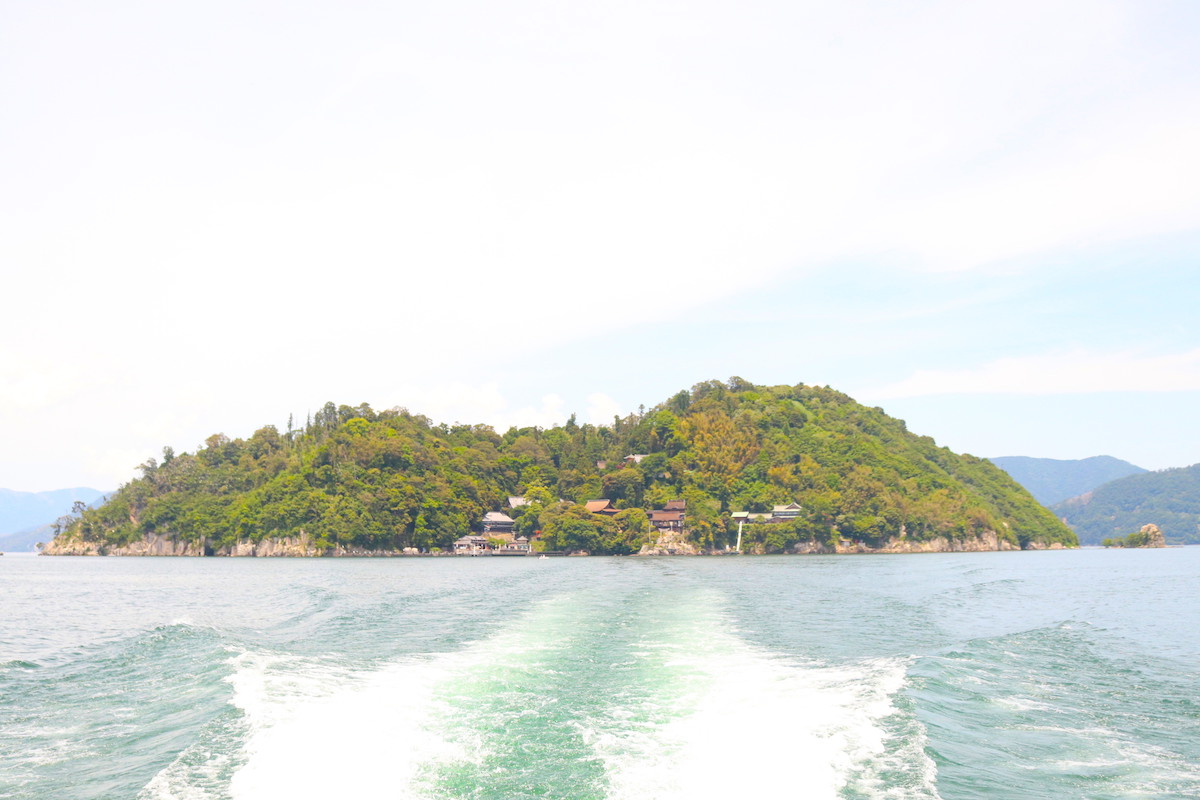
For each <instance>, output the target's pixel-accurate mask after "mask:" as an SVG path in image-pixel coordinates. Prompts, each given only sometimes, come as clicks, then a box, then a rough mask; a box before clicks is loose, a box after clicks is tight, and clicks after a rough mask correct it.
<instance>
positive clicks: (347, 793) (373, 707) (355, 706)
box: [229, 655, 459, 800]
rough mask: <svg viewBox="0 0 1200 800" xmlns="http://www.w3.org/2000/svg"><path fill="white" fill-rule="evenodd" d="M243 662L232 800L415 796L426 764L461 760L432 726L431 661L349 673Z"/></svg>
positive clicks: (439, 670) (237, 688)
mask: <svg viewBox="0 0 1200 800" xmlns="http://www.w3.org/2000/svg"><path fill="white" fill-rule="evenodd" d="M280 661H281V660H279V659H269V658H265V657H263V656H255V655H248V656H246V657H244V663H243V664H242V665H241V666H240V667H239V669H238V671H237V673H235V675H234V676H233V678H232V679H231V681H232V683H233V685H234V703H235V704H236V705H237V706H238V707H240V708H241V709H242V710H243V712H244V713H245V714H246V717H247V721H248V723H249V725H250V729H251V734H250V737H249V740H248V741H247V742H246V745H245V753H246V763H245V765H244V766H243V767H242V768H241V769H239V770H237V772H236V773H235V774H234V775H233V779H232V781H231V782H230V786H229V793H230V797H231V798H233V800H276V799H278V800H310V799H311V800H328V798H331V797H354V798H356V800H374V799H375V798H380V799H382V798H388V799H389V800H395V799H396V798H406V797H416V796H417V794H416V789H415V788H414V783H415V779H416V777H417V774H418V771H419V770H420V769H421V767H422V766H423V765H426V764H431V763H436V762H437V761H439V760H441V759H443V758H454V757H458V756H459V753H458V752H457V750H456V749H455V748H454V747H453V745H451V744H449V743H448V742H445V741H444V740H443V739H441V738H440V737H439V736H437V735H436V734H435V733H434V732H433V731H431V730H430V729H429V727H428V723H429V720H430V714H431V710H432V689H433V686H434V685H435V684H436V682H437V681H439V680H440V679H442V678H444V676H445V674H446V665H445V664H440V663H438V662H437V661H436V660H426V661H411V662H406V663H397V664H392V665H388V666H386V667H384V668H382V669H379V670H377V671H374V672H369V673H365V674H364V673H353V672H350V671H347V670H344V669H340V668H336V667H329V666H328V665H320V664H303V663H296V661H297V660H295V659H288V660H283V663H280Z"/></svg>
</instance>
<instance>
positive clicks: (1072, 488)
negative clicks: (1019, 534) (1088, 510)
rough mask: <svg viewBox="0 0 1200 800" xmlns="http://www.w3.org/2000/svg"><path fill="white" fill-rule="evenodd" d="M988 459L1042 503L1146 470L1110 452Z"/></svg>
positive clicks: (1051, 504) (1048, 502)
mask: <svg viewBox="0 0 1200 800" xmlns="http://www.w3.org/2000/svg"><path fill="white" fill-rule="evenodd" d="M989 461H991V462H992V463H993V464H995V465H996V466H998V467H1000V469H1002V470H1004V471H1005V472H1007V473H1008V474H1009V475H1010V476H1012V479H1013V480H1015V481H1016V482H1017V483H1019V484H1021V485H1022V486H1024V487H1025V489H1026V490H1028V491H1029V493H1030V494H1032V495H1033V497H1034V499H1036V500H1037V501H1038V502H1039V503H1041V504H1042V505H1044V506H1053V505H1054V504H1055V503H1061V502H1062V501H1064V500H1068V499H1070V498H1072V497H1078V496H1079V495H1081V494H1084V493H1085V492H1090V491H1092V490H1093V489H1095V488H1096V487H1098V486H1101V485H1103V484H1106V483H1108V482H1109V481H1115V480H1117V479H1119V478H1124V477H1126V476H1129V475H1138V474H1141V473H1144V472H1146V470H1144V469H1142V468H1141V467H1139V466H1136V465H1134V464H1130V463H1129V462H1128V461H1122V460H1121V459H1119V458H1113V457H1112V456H1092V457H1091V458H1081V459H1074V460H1059V459H1056V458H1029V457H1027V456H1002V457H1000V458H992V459H989Z"/></svg>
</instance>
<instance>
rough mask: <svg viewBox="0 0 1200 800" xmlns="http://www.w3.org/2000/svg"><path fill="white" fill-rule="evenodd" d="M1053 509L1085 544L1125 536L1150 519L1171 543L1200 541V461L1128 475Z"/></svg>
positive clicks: (1057, 505) (1052, 507) (1065, 501)
mask: <svg viewBox="0 0 1200 800" xmlns="http://www.w3.org/2000/svg"><path fill="white" fill-rule="evenodd" d="M1051 510H1052V511H1053V512H1054V513H1055V514H1057V515H1058V516H1059V517H1060V518H1062V519H1065V520H1066V521H1067V524H1069V525H1070V526H1071V527H1072V528H1074V529H1075V532H1076V534H1078V536H1079V540H1080V542H1081V543H1083V544H1099V543H1100V542H1101V541H1102V540H1104V539H1108V538H1124V537H1125V536H1127V535H1129V534H1131V533H1134V532H1135V531H1137V530H1139V529H1140V528H1141V527H1142V526H1143V525H1146V524H1148V523H1154V524H1155V525H1157V526H1158V527H1159V528H1161V529H1162V532H1163V535H1164V536H1165V537H1166V541H1167V544H1200V464H1194V465H1192V466H1190V467H1180V468H1178V469H1164V470H1160V471H1158V472H1144V473H1140V474H1137V475H1129V476H1127V477H1124V478H1120V479H1119V480H1115V481H1110V482H1109V483H1106V484H1104V485H1102V486H1099V487H1097V488H1096V489H1095V490H1093V491H1090V492H1086V493H1084V494H1082V495H1080V496H1078V497H1073V498H1070V499H1067V500H1064V501H1063V502H1061V503H1056V504H1055V505H1053V506H1051Z"/></svg>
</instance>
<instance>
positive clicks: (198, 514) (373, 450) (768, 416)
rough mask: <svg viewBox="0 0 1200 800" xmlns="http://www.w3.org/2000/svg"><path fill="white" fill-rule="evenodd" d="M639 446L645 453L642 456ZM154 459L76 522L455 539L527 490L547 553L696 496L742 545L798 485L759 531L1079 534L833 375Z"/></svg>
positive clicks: (619, 534)
mask: <svg viewBox="0 0 1200 800" xmlns="http://www.w3.org/2000/svg"><path fill="white" fill-rule="evenodd" d="M631 453H639V454H644V455H645V456H646V457H645V458H643V459H642V460H641V463H639V464H637V465H633V464H627V463H626V462H625V461H624V458H625V456H627V455H629V454H631ZM597 462H600V463H603V464H604V466H603V467H598V466H597ZM142 472H143V476H142V477H141V478H139V479H137V480H134V481H132V482H130V483H129V484H127V485H126V486H124V487H122V488H121V490H120V491H119V492H118V493H117V494H116V495H115V497H113V499H111V500H110V501H109V502H108V503H107V504H106V505H104V506H102V507H101V508H99V509H91V510H86V511H84V512H83V513H82V516H81V517H80V518H78V519H76V520H72V521H70V522H69V523H67V524H66V528H67V529H66V531H65V532H64V534H63V535H65V536H77V537H82V538H84V539H88V540H95V541H103V542H107V543H114V544H119V543H125V542H129V541H132V540H134V539H137V538H139V537H141V536H143V535H145V534H146V533H149V532H156V533H159V534H162V535H166V536H171V537H176V538H179V539H185V540H188V541H193V542H199V541H204V542H205V543H206V545H207V546H208V547H210V548H217V547H220V546H222V545H228V544H232V543H233V542H236V541H238V540H250V541H258V540H261V539H263V538H273V537H281V536H295V535H299V534H301V533H304V534H307V535H308V536H309V537H310V540H311V541H315V542H317V543H318V544H319V545H320V546H323V547H333V546H335V545H344V546H355V547H364V548H377V549H397V548H401V547H417V548H420V549H422V550H431V549H434V548H441V549H449V548H450V547H451V546H452V543H453V541H454V540H455V539H457V538H458V537H460V536H462V535H463V534H464V533H467V532H468V531H470V530H472V529H475V530H478V525H479V521H480V520H481V519H482V516H483V513H484V512H485V511H488V510H496V509H501V508H503V507H504V505H503V504H504V501H505V498H506V497H508V496H510V495H517V494H524V495H525V496H526V497H527V498H528V499H529V501H530V504H529V505H527V506H524V507H521V508H519V509H516V510H514V511H513V516H514V518H515V519H516V523H517V525H516V528H517V531H518V532H519V533H522V534H524V535H526V536H532V535H533V534H534V533H536V532H537V531H539V530H540V531H541V532H542V535H543V537H544V538H545V543H544V547H545V549H550V550H586V551H588V552H593V553H627V552H636V551H637V549H638V548H639V547H640V546H641V545H642V543H643V542H644V541H645V540H646V539H647V537H649V530H650V526H649V524H648V522H647V520H646V514H645V513H644V511H643V510H642V509H650V508H660V507H662V506H664V505H665V504H666V503H667V502H668V501H670V500H673V499H676V498H683V499H685V500H686V501H687V529H688V534H689V536H690V537H691V538H692V540H693V541H695V542H696V543H697V544H699V545H701V546H702V547H714V548H722V547H724V546H726V545H731V544H732V543H733V541H734V537H735V535H736V526H734V525H733V524H731V523H730V522H729V514H728V512H729V511H731V510H749V511H756V512H759V511H769V510H770V508H771V506H772V505H776V504H785V503H789V502H792V501H796V502H799V503H800V504H801V505H802V506H803V508H804V513H803V515H802V516H801V518H800V519H797V520H795V521H792V522H788V523H784V524H775V525H750V526H747V529H746V541H747V542H748V546H751V547H755V546H757V547H758V549H760V550H765V551H775V550H782V549H786V548H787V547H789V546H791V545H793V544H795V543H796V542H799V541H821V542H826V541H833V540H836V539H840V538H846V539H850V540H855V541H862V542H866V543H868V544H878V543H881V542H882V541H884V540H886V539H887V538H889V537H893V536H898V535H900V534H901V532H902V531H903V532H904V535H905V536H907V537H910V538H915V539H927V538H931V537H935V536H946V537H950V538H956V537H965V536H972V535H977V534H979V533H981V532H983V531H987V530H991V531H996V532H997V533H998V534H999V535H1000V536H1002V537H1005V538H1008V539H1009V540H1010V541H1012V542H1014V543H1020V544H1026V543H1028V542H1033V541H1037V542H1043V543H1050V542H1054V541H1060V542H1064V543H1067V544H1074V542H1075V539H1074V536H1073V535H1072V534H1071V532H1070V531H1069V530H1068V529H1066V528H1065V527H1064V526H1063V525H1062V524H1061V523H1060V522H1059V521H1058V520H1057V519H1056V518H1055V517H1054V515H1053V514H1051V513H1050V512H1049V511H1047V510H1046V509H1044V508H1042V507H1041V506H1040V505H1038V504H1037V503H1036V502H1035V501H1034V500H1033V498H1031V497H1030V496H1029V495H1028V494H1027V493H1026V492H1024V491H1023V490H1022V489H1021V488H1020V487H1019V486H1017V484H1016V483H1014V482H1013V480H1012V479H1011V478H1009V477H1008V475H1006V474H1005V473H1004V472H1003V471H1002V470H1000V469H998V468H997V467H995V466H993V465H992V464H991V463H990V462H987V461H984V460H982V459H977V458H974V457H972V456H959V455H955V454H953V453H951V452H950V451H949V450H946V449H945V448H939V447H937V445H936V444H935V443H934V442H933V441H932V440H931V439H928V438H925V437H918V436H915V435H913V434H911V433H909V432H908V431H907V430H906V428H905V426H904V423H903V422H901V421H899V420H896V419H892V418H890V417H888V416H887V415H885V414H884V413H883V412H882V411H881V410H879V409H872V408H866V407H864V406H861V405H859V404H857V403H855V402H854V401H853V400H851V399H850V398H849V397H847V396H845V395H843V394H840V393H838V392H835V391H833V390H831V389H827V388H820V387H810V386H804V385H799V386H754V385H752V384H749V383H748V382H746V381H744V380H742V379H740V378H735V379H731V380H730V381H729V382H728V383H722V382H720V381H707V382H704V383H701V384H697V385H696V386H695V387H693V388H692V389H691V390H690V391H686V392H679V393H678V394H676V395H675V396H674V397H672V398H671V399H670V400H669V401H667V402H666V403H664V404H663V405H661V406H658V407H656V408H652V409H647V410H645V411H644V412H642V413H639V414H633V415H629V416H627V417H624V418H618V419H615V420H614V421H613V424H612V425H611V426H595V425H578V424H575V422H574V420H571V421H569V422H568V424H567V425H565V426H562V427H556V428H552V429H549V430H544V429H541V428H521V429H512V430H509V431H507V432H506V433H504V434H503V435H499V434H497V433H496V432H495V431H493V430H492V429H491V428H489V427H487V426H482V425H454V426H448V425H434V424H433V423H431V422H430V421H429V420H428V419H426V418H424V417H421V416H416V415H413V414H409V413H408V412H406V411H403V410H400V409H393V410H389V411H382V412H376V411H374V410H372V409H371V408H370V407H369V406H367V405H366V404H362V405H359V406H353V407H352V406H336V405H334V404H333V403H327V404H326V405H325V406H324V407H322V409H321V410H320V411H318V412H317V413H316V414H315V415H313V418H312V419H311V420H310V421H309V422H308V424H306V425H305V426H304V427H303V428H302V429H298V430H292V431H289V432H288V434H287V435H281V434H280V433H279V432H278V431H277V430H276V429H275V428H274V427H272V426H268V427H265V428H262V429H260V430H259V431H256V432H255V433H254V435H253V436H251V437H250V438H249V439H247V440H241V439H230V438H229V437H227V436H224V435H221V434H216V435H214V436H211V437H209V439H208V440H206V442H205V445H204V447H203V448H201V449H200V450H198V451H197V452H196V453H195V454H189V453H179V454H175V453H173V452H171V453H169V454H168V453H167V452H164V457H163V461H162V463H161V464H158V463H150V462H147V463H146V464H145V465H143V469H142ZM599 497H607V498H609V499H612V500H613V501H614V502H615V504H616V505H617V506H618V507H619V508H622V509H624V510H622V511H621V513H619V514H617V515H615V516H614V517H601V516H598V515H593V514H589V513H588V512H587V510H586V509H584V508H583V507H582V506H580V505H578V504H579V503H582V502H584V501H587V500H590V499H595V498H599ZM559 498H562V499H563V500H565V501H567V502H563V503H560V502H558V500H559ZM572 501H573V502H572Z"/></svg>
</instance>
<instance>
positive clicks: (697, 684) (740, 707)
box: [595, 599, 938, 800]
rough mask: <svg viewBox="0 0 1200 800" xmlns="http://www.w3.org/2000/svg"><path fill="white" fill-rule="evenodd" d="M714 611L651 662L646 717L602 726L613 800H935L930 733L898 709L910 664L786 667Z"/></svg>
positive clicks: (633, 714) (624, 715)
mask: <svg viewBox="0 0 1200 800" xmlns="http://www.w3.org/2000/svg"><path fill="white" fill-rule="evenodd" d="M693 602H695V600H693ZM693 607H695V606H693ZM699 607H700V608H704V606H703V604H701V605H700V606H699ZM715 608H716V602H715V599H710V600H709V603H708V608H706V609H704V610H705V611H706V612H707V613H705V614H703V615H701V617H700V618H698V619H695V620H692V621H690V623H689V624H685V625H684V626H683V627H682V628H681V629H680V630H678V631H676V632H675V635H674V636H672V637H668V641H667V642H666V643H665V644H663V645H662V646H661V647H660V648H658V649H657V651H654V650H652V651H649V652H648V653H647V654H646V656H647V657H646V664H645V666H646V668H647V669H648V671H650V672H652V673H653V674H654V676H655V678H654V683H657V685H658V687H659V690H660V691H659V692H658V693H656V694H654V695H651V696H649V697H647V698H645V700H644V701H643V702H644V704H645V708H643V709H634V710H631V709H629V708H614V709H612V710H611V713H610V715H609V717H608V719H606V720H599V721H598V724H597V725H596V729H595V737H596V738H595V747H596V750H597V752H598V753H599V754H600V755H601V757H602V758H603V760H604V762H605V764H606V766H607V769H608V774H609V780H610V786H611V793H610V795H609V796H610V797H612V798H614V800H635V798H675V797H680V798H683V797H687V798H706V797H714V798H715V797H728V796H731V795H750V796H756V797H804V798H825V797H829V798H832V797H841V796H844V793H847V792H849V793H851V795H852V796H855V797H866V798H936V797H937V796H938V795H937V790H936V768H935V766H934V764H933V762H932V760H931V759H929V757H928V756H927V755H925V752H924V733H923V729H922V728H921V726H920V724H919V723H918V722H916V720H915V718H914V717H913V716H912V714H911V710H910V709H906V708H903V707H902V706H903V705H904V701H903V699H902V694H901V691H902V689H903V687H904V685H905V669H906V665H907V664H906V662H905V661H904V660H902V659H880V660H873V661H864V662H857V663H849V664H840V665H826V664H820V663H816V662H803V661H797V660H794V659H787V658H780V657H777V656H774V655H772V654H769V653H767V652H764V651H762V650H761V649H759V648H756V647H754V646H752V645H749V644H747V643H745V642H744V641H742V640H741V639H740V638H739V637H738V636H737V635H736V634H734V633H733V632H732V630H731V628H730V627H729V626H728V625H727V624H726V623H725V622H724V621H723V620H721V619H720V618H719V617H718V618H717V619H713V618H712V615H713V612H714V610H715ZM639 711H640V712H641V713H638V712H639Z"/></svg>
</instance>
